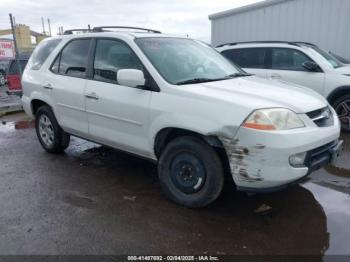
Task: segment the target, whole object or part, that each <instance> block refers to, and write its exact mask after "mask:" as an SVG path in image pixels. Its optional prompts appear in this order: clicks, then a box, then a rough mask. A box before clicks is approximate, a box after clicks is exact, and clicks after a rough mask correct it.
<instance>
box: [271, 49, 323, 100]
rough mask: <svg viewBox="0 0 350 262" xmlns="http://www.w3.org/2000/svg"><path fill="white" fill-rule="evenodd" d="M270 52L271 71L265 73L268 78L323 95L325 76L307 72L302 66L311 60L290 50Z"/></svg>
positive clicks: (320, 73) (273, 50)
mask: <svg viewBox="0 0 350 262" xmlns="http://www.w3.org/2000/svg"><path fill="white" fill-rule="evenodd" d="M270 50H271V52H269V54H270V55H271V58H270V59H271V69H269V70H268V71H267V75H268V77H269V78H271V79H275V80H283V81H286V82H290V83H295V84H297V85H301V86H305V87H309V88H311V89H313V90H314V91H316V92H318V93H320V94H321V95H322V94H323V89H324V81H325V74H324V73H323V72H310V71H307V70H306V69H305V68H304V67H303V66H302V65H303V63H304V62H307V61H310V62H314V61H313V60H311V58H309V57H308V56H307V55H305V54H304V53H302V52H301V51H299V50H296V49H292V48H271V49H270Z"/></svg>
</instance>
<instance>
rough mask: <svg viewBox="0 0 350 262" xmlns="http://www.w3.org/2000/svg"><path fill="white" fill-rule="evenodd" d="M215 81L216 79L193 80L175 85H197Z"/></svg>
mask: <svg viewBox="0 0 350 262" xmlns="http://www.w3.org/2000/svg"><path fill="white" fill-rule="evenodd" d="M213 81H217V79H211V78H193V79H188V80H184V81H180V82H177V83H176V84H177V85H188V84H198V83H205V82H213Z"/></svg>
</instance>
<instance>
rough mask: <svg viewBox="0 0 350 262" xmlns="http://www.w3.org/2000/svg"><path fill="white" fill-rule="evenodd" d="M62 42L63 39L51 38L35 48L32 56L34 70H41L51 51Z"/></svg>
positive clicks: (31, 61)
mask: <svg viewBox="0 0 350 262" xmlns="http://www.w3.org/2000/svg"><path fill="white" fill-rule="evenodd" d="M60 42H61V39H51V40H46V41H44V42H42V43H41V44H40V45H38V47H37V48H36V49H35V50H34V52H33V54H32V57H31V58H30V68H31V69H33V70H39V69H40V68H41V66H42V65H43V64H44V62H45V61H46V59H47V58H48V56H49V55H50V54H51V52H52V51H53V50H54V49H55V48H56V46H57V45H58V44H59V43H60Z"/></svg>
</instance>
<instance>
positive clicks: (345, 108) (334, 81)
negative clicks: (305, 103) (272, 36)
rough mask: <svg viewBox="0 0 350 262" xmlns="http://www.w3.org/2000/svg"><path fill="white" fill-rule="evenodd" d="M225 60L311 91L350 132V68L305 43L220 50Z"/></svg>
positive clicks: (233, 45)
mask: <svg viewBox="0 0 350 262" xmlns="http://www.w3.org/2000/svg"><path fill="white" fill-rule="evenodd" d="M217 50H218V51H219V52H221V53H222V54H223V55H224V56H225V57H227V58H228V59H230V60H231V61H232V62H234V63H235V64H237V65H239V66H241V67H242V68H243V69H244V70H245V71H247V72H249V73H252V74H255V75H257V76H260V77H263V78H268V79H277V80H283V81H287V82H290V83H295V84H298V85H301V86H306V87H309V88H311V89H313V90H315V91H316V92H318V93H319V94H321V95H323V96H324V97H326V98H327V100H328V101H329V103H330V104H331V105H332V106H333V107H334V109H335V110H336V112H337V114H338V115H339V119H340V121H341V125H342V129H343V130H344V131H348V132H350V65H345V64H343V63H342V62H340V61H339V60H338V59H337V58H335V57H334V56H333V55H331V54H329V53H328V52H325V51H323V50H322V49H320V48H319V47H317V46H315V45H313V44H310V43H303V42H279V41H265V42H245V43H231V44H224V45H220V46H218V47H217Z"/></svg>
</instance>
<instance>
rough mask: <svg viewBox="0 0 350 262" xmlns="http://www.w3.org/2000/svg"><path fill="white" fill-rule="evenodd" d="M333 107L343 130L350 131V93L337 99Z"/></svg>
mask: <svg viewBox="0 0 350 262" xmlns="http://www.w3.org/2000/svg"><path fill="white" fill-rule="evenodd" d="M333 107H334V109H335V111H336V112H337V114H338V117H339V120H340V123H341V127H342V130H343V131H345V132H350V94H349V95H345V96H341V97H339V98H338V99H337V100H335V102H334V103H333Z"/></svg>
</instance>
